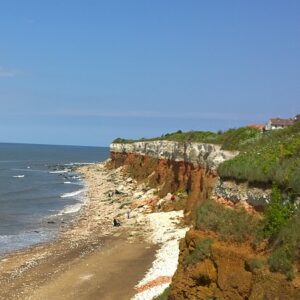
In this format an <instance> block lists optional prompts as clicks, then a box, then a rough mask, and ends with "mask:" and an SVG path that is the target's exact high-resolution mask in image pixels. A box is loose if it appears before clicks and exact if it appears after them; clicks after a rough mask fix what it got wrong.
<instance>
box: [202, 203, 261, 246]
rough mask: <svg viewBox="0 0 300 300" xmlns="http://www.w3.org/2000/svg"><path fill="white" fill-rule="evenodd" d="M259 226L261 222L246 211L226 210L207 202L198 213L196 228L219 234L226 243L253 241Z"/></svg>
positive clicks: (216, 204) (219, 205)
mask: <svg viewBox="0 0 300 300" xmlns="http://www.w3.org/2000/svg"><path fill="white" fill-rule="evenodd" d="M259 225H260V222H259V220H258V219H257V218H255V217H254V216H252V215H250V214H248V213H247V212H246V211H245V210H244V209H231V208H226V207H224V206H223V205H221V204H218V203H216V202H214V201H212V200H208V201H205V202H204V203H203V204H202V205H201V206H200V207H199V209H198V211H197V221H196V227H197V228H198V229H204V230H212V231H214V232H217V233H219V235H220V237H221V238H222V239H223V240H226V241H233V242H244V241H246V240H247V239H253V237H254V236H255V234H256V232H257V231H258V230H259Z"/></svg>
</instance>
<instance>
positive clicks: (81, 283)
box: [0, 163, 186, 300]
mask: <svg viewBox="0 0 300 300" xmlns="http://www.w3.org/2000/svg"><path fill="white" fill-rule="evenodd" d="M79 172H80V173H82V174H83V175H84V177H85V182H86V185H87V191H86V202H85V204H84V206H83V208H82V209H81V211H80V213H79V214H78V216H76V217H75V220H74V221H73V222H72V223H71V224H70V225H68V226H66V227H65V228H63V229H62V231H61V233H60V234H59V236H58V237H57V239H56V240H55V241H52V242H49V243H45V244H40V245H36V246H33V247H31V248H29V249H25V250H22V251H17V252H14V253H10V254H8V255H6V256H5V257H3V258H2V259H1V261H0V284H1V290H0V299H36V300H37V299H131V298H132V299H145V300H146V299H152V298H153V296H155V295H158V294H160V293H161V292H162V291H163V290H164V288H165V287H166V286H168V284H169V283H170V281H171V278H172V275H173V273H174V272H175V269H176V266H177V258H178V253H177V252H178V249H177V248H178V240H179V239H180V238H181V237H183V236H184V234H185V231H186V228H178V226H177V224H178V223H179V222H180V218H181V215H182V212H169V213H163V212H158V213H151V212H152V211H153V205H154V204H153V203H157V201H159V199H157V198H156V196H155V190H153V189H152V190H151V189H149V188H147V187H145V186H144V185H143V184H142V185H138V184H137V182H136V181H134V180H133V179H131V178H128V177H127V178H124V176H123V173H122V170H121V169H117V170H108V169H107V168H106V167H105V164H104V163H102V164H96V165H89V166H84V167H81V168H80V169H79ZM114 218H118V219H119V220H120V222H121V226H120V227H114V226H112V221H113V219H114ZM176 249H177V250H176ZM170 250H171V251H170ZM176 251H177V252H176ZM170 253H172V255H171V256H170Z"/></svg>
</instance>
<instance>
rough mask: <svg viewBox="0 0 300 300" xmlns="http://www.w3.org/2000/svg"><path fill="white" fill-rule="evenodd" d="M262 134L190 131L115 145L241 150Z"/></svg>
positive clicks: (243, 130) (250, 130) (247, 130)
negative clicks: (186, 145) (181, 145)
mask: <svg viewBox="0 0 300 300" xmlns="http://www.w3.org/2000/svg"><path fill="white" fill-rule="evenodd" d="M260 137H261V133H260V132H259V131H258V130H257V129H253V128H248V127H241V128H237V129H229V130H227V131H225V132H221V131H219V132H218V133H215V132H211V131H188V132H182V131H181V130H178V131H177V132H173V133H167V134H163V135H162V136H160V137H156V138H151V139H144V138H143V139H140V140H126V139H121V138H117V139H115V140H114V141H113V143H133V142H141V141H162V140H164V141H175V142H182V143H185V142H195V143H209V144H220V145H222V148H223V149H225V150H239V149H240V148H241V147H243V146H244V145H246V144H249V143H252V142H253V141H255V140H257V139H259V138H260Z"/></svg>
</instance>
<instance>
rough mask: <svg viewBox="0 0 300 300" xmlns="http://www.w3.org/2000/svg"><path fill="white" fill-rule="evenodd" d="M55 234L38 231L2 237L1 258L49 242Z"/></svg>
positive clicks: (0, 238)
mask: <svg viewBox="0 0 300 300" xmlns="http://www.w3.org/2000/svg"><path fill="white" fill-rule="evenodd" d="M53 234H54V232H50V231H48V232H47V231H45V230H44V229H37V230H31V231H25V232H21V233H18V234H11V235H0V257H1V255H3V254H4V253H6V252H9V251H12V250H19V249H23V248H26V247H28V246H31V245H33V244H37V243H41V242H45V241H48V240H49V239H51V238H53Z"/></svg>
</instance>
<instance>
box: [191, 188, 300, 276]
mask: <svg viewBox="0 0 300 300" xmlns="http://www.w3.org/2000/svg"><path fill="white" fill-rule="evenodd" d="M196 228H197V229H201V230H210V231H213V232H216V233H218V234H219V237H220V238H221V239H222V240H225V241H229V242H245V241H247V240H248V241H251V242H252V245H253V247H254V248H255V246H256V245H257V243H258V244H259V243H260V242H262V241H268V252H270V256H269V259H268V261H267V263H268V265H269V267H270V270H271V271H272V272H281V273H283V274H285V275H286V276H287V278H288V279H292V278H293V277H294V272H295V265H297V264H299V263H300V251H299V249H300V230H299V228H300V208H299V207H297V205H295V203H294V198H293V197H292V195H288V196H287V197H286V198H284V197H283V195H282V191H281V190H280V189H279V188H278V186H277V185H275V184H274V185H273V187H272V197H271V201H270V203H269V204H268V205H267V207H266V209H265V211H264V213H263V215H262V218H257V217H255V216H253V215H250V214H249V213H247V212H246V211H245V210H243V209H231V208H226V207H224V206H223V205H221V204H218V203H216V202H214V201H212V200H207V201H205V202H204V203H202V205H201V206H200V207H199V208H198V211H197V220H196ZM203 249H205V248H204V247H203V246H202V247H200V250H198V251H199V253H200V254H198V253H197V252H198V251H197V252H195V253H194V252H192V253H191V255H190V256H191V257H190V258H188V260H187V261H188V262H194V261H195V260H196V258H197V257H200V258H201V253H202V252H203ZM201 250H202V252H201ZM194 257H195V258H194ZM265 264H266V261H264V260H262V259H258V258H253V259H251V260H249V261H248V262H247V264H246V266H247V268H248V269H249V270H251V271H253V270H254V269H257V268H261V267H262V266H263V265H265Z"/></svg>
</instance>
